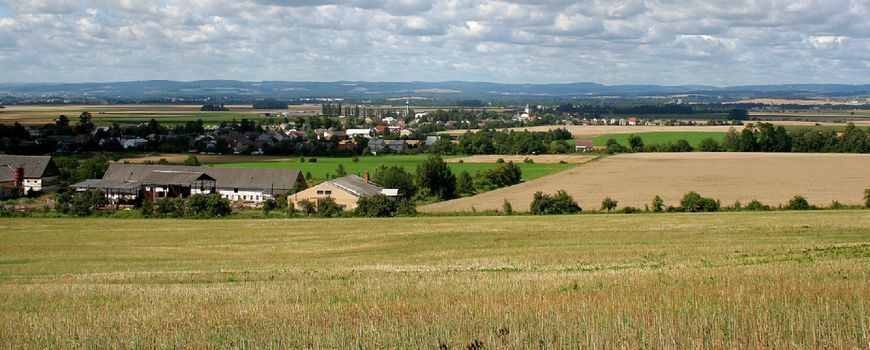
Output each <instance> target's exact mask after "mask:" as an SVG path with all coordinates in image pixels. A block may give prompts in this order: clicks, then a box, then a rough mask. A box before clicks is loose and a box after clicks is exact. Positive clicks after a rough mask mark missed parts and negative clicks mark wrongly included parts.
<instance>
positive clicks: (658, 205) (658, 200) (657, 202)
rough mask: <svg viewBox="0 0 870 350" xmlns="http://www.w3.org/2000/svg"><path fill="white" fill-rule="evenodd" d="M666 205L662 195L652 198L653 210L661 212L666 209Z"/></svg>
mask: <svg viewBox="0 0 870 350" xmlns="http://www.w3.org/2000/svg"><path fill="white" fill-rule="evenodd" d="M664 207H665V201H664V200H663V199H662V197H659V196H658V195H656V196H655V198H653V200H652V208H653V212H656V213H661V212H662V211H664Z"/></svg>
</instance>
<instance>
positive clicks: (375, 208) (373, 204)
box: [354, 194, 398, 217]
mask: <svg viewBox="0 0 870 350" xmlns="http://www.w3.org/2000/svg"><path fill="white" fill-rule="evenodd" d="M397 208H398V204H397V203H396V200H394V199H392V198H390V197H387V196H385V195H382V194H376V195H373V196H362V197H360V198H359V200H358V201H357V207H356V209H354V214H356V215H359V216H366V217H388V216H395V215H396V210H397Z"/></svg>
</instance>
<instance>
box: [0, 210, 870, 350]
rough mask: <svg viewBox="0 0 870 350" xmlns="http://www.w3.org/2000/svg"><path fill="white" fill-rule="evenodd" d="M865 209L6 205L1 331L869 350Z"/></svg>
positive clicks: (869, 231)
mask: <svg viewBox="0 0 870 350" xmlns="http://www.w3.org/2000/svg"><path fill="white" fill-rule="evenodd" d="M868 273H870V215H868V212H867V211H866V210H864V211H811V212H756V213H750V212H741V213H708V214H638V215H578V216H550V217H531V216H513V217H504V216H503V217H442V218H431V217H430V218H402V219H295V220H280V219H278V220H122V219H2V220H0V296H2V297H0V344H4V347H7V348H31V349H32V348H303V347H304V348H438V347H439V346H442V345H443V346H447V347H449V348H459V349H465V348H471V347H469V345H474V344H479V345H482V346H483V347H486V348H548V349H549V348H556V349H558V348H675V349H686V348H840V349H844V348H847V349H848V348H855V349H857V348H864V347H866V345H867V342H868V340H870V298H868V297H867V296H868V295H870V281H868Z"/></svg>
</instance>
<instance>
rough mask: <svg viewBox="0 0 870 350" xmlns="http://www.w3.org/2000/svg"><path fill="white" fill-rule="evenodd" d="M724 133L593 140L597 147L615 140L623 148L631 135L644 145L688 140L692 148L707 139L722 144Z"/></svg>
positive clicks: (686, 132) (651, 134) (604, 137)
mask: <svg viewBox="0 0 870 350" xmlns="http://www.w3.org/2000/svg"><path fill="white" fill-rule="evenodd" d="M725 134H726V133H724V132H691V131H677V132H647V133H636V134H615V135H601V136H597V137H595V138H593V139H592V142H593V143H594V144H595V146H604V145H605V144H607V140H609V139H614V140H616V141H617V142H619V144H621V145H623V146H628V138H629V136H631V135H637V136H640V137H641V139H643V142H644V144H647V145H648V144H653V143H659V144H663V143H667V142H677V141H678V140H686V141H688V142H689V144H690V145H692V147H697V146H698V145H699V144H700V143H701V140H703V139H706V138H712V139H714V140H716V141H719V142H722V141H724V140H725Z"/></svg>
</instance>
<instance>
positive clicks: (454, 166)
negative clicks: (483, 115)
mask: <svg viewBox="0 0 870 350" xmlns="http://www.w3.org/2000/svg"><path fill="white" fill-rule="evenodd" d="M427 157H428V155H411V156H405V155H397V156H380V157H359V161H358V162H354V161H353V158H347V157H316V158H317V162H316V163H311V162H310V159H309V161H306V162H304V163H303V162H301V161H300V159H299V158H293V159H289V160H278V161H257V162H243V163H221V164H215V166H223V167H235V168H263V169H300V170H302V173H308V172H310V173H311V175H312V176H313V177H314V180H315V182H320V181H323V180H325V179H326V174H331V175H332V176H335V174H336V169H337V168H338V165H339V164H342V165H343V166H344V169H345V170H346V171H347V173H348V174H360V175H361V174H362V173H363V172H365V171H368V172H370V173H374V171H375V169H377V168H378V167H379V166H381V165H384V166H400V167H402V168H404V169H405V170H408V171H411V172H413V171H416V169H417V164H420V163H421V162H422V161H424V160H425V159H426V158H427ZM445 161H450V158H447V159H446V160H445ZM448 165H449V166H450V169H451V170H453V172H454V173H456V174H459V173H461V172H462V171H463V170H464V171H468V172H469V173H470V174H471V175H474V173H475V172H477V171H482V170H486V169H490V168H493V167H495V166H496V163H495V160H493V161H491V162H489V163H477V162H468V163H462V164H460V163H453V162H451V163H449V164H448ZM518 165H519V167H520V169H521V170H522V172H523V174H522V178H523V180H524V181H530V180H534V179H536V178H539V177H541V176H545V175H550V174H553V173H556V172H558V171H561V170H565V169H568V168H571V167H572V166H574V164H559V163H534V164H526V163H518Z"/></svg>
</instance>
